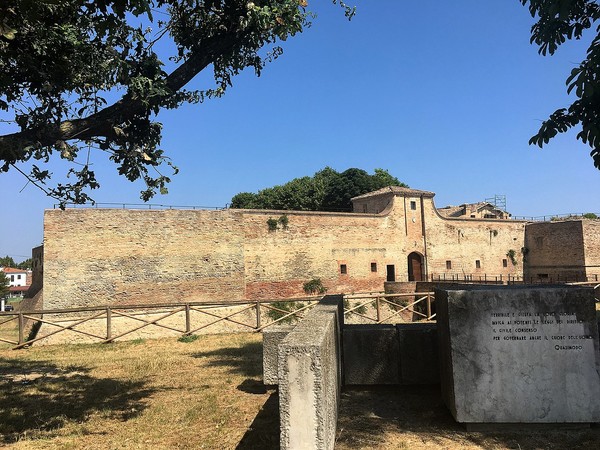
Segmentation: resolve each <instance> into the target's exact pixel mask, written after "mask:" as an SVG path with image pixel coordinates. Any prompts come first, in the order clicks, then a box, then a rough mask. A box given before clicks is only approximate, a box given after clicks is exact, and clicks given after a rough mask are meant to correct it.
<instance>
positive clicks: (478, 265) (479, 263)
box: [475, 259, 481, 269]
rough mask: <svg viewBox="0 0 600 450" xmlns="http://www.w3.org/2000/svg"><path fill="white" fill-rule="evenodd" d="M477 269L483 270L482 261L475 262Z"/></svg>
mask: <svg viewBox="0 0 600 450" xmlns="http://www.w3.org/2000/svg"><path fill="white" fill-rule="evenodd" d="M475 268H476V269H481V261H479V260H478V259H477V260H475Z"/></svg>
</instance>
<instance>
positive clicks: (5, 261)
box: [0, 255, 33, 270]
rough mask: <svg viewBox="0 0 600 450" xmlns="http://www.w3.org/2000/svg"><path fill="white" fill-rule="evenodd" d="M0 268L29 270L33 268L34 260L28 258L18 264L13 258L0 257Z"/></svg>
mask: <svg viewBox="0 0 600 450" xmlns="http://www.w3.org/2000/svg"><path fill="white" fill-rule="evenodd" d="M0 267H12V268H13V269H21V270H27V269H31V268H32V267H33V260H32V259H31V258H28V259H26V260H25V261H23V262H20V263H19V264H17V263H16V262H15V260H14V259H13V258H12V257H11V256H8V255H6V256H3V257H0Z"/></svg>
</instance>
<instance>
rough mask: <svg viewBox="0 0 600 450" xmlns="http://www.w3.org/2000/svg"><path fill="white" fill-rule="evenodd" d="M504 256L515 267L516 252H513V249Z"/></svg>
mask: <svg viewBox="0 0 600 450" xmlns="http://www.w3.org/2000/svg"><path fill="white" fill-rule="evenodd" d="M506 256H508V259H510V262H511V263H512V264H513V266H516V265H517V258H516V256H517V252H515V251H514V250H513V249H510V250H509V251H508V252H507V253H506Z"/></svg>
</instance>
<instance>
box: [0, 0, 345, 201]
mask: <svg viewBox="0 0 600 450" xmlns="http://www.w3.org/2000/svg"><path fill="white" fill-rule="evenodd" d="M332 2H333V3H337V4H339V5H341V6H342V7H343V8H344V9H345V13H346V16H348V17H352V15H353V14H354V9H353V8H350V7H348V6H346V5H345V4H344V3H343V1H341V0H332ZM307 5H308V3H307V1H306V0H255V1H248V0H194V1H190V0H186V1H182V0H94V1H90V0H2V2H0V111H4V113H5V114H4V116H5V118H6V119H5V118H3V121H1V122H0V126H2V124H3V123H4V124H5V125H4V126H6V124H7V123H8V124H9V128H8V129H6V131H9V130H10V132H6V131H5V132H4V133H3V132H2V131H0V134H1V135H0V172H2V171H4V172H5V171H8V170H17V171H19V172H21V173H22V174H23V175H24V176H26V177H27V178H28V180H29V181H31V182H32V183H34V184H35V185H36V186H38V187H40V188H41V189H43V190H44V191H45V192H46V193H47V194H48V195H50V196H52V197H54V198H56V199H58V200H60V201H61V204H63V205H64V203H66V202H76V203H83V202H85V201H88V200H90V197H89V193H88V192H89V190H90V189H96V188H98V187H99V183H98V181H97V180H96V176H95V174H94V171H93V170H92V166H91V163H90V154H92V152H93V154H95V153H96V152H98V153H100V154H106V156H107V157H108V159H109V160H111V161H112V162H113V163H115V164H116V166H117V170H118V173H119V174H120V175H122V176H124V177H126V178H127V179H128V180H130V181H135V180H138V179H139V180H143V181H144V182H145V184H146V189H144V190H143V191H142V193H141V198H142V199H143V200H148V199H149V198H151V197H152V196H153V195H154V194H155V192H156V191H160V192H163V193H164V192H166V184H167V183H168V182H169V181H170V179H169V177H168V176H166V175H163V173H162V172H161V170H163V169H164V167H165V165H170V164H169V160H168V158H167V157H166V155H165V154H164V152H163V150H162V149H161V148H160V142H161V124H160V123H159V122H158V121H157V120H156V119H157V114H158V113H159V112H160V111H161V110H163V109H165V108H166V109H171V108H177V107H179V106H181V105H182V104H184V103H200V102H203V101H205V100H206V99H210V98H215V97H221V96H222V95H223V94H224V93H225V91H226V90H227V88H229V87H230V86H231V85H232V79H233V77H234V76H235V75H237V74H239V73H240V72H241V71H242V70H243V69H245V68H252V69H254V71H255V73H256V74H257V75H260V73H261V71H262V70H263V68H264V66H265V64H267V63H268V62H270V61H273V60H274V59H276V58H277V57H278V56H280V55H281V53H282V51H283V50H282V48H281V47H280V46H279V45H278V43H279V42H281V41H285V40H286V39H288V38H289V37H291V36H294V35H296V34H298V33H301V32H303V31H304V30H305V28H307V27H308V26H310V24H311V19H312V17H313V14H312V13H311V12H310V11H309V10H307V8H306V7H307ZM155 16H156V17H155ZM158 41H161V44H162V43H163V42H164V41H168V42H167V43H166V44H165V45H156V43H157V42H158ZM158 49H160V52H161V53H160V54H159V50H158ZM168 60H169V61H171V63H172V64H174V65H175V67H174V68H173V70H171V71H170V72H169V73H168V72H166V70H165V65H164V63H163V62H164V61H168ZM207 69H209V70H210V69H212V71H213V78H214V81H215V84H214V86H210V85H209V86H207V87H206V89H204V90H195V91H189V90H186V89H185V86H186V85H187V84H188V83H189V82H190V81H191V80H192V79H193V78H194V77H195V76H196V75H197V74H199V73H200V72H202V71H204V70H207ZM113 99H116V100H113ZM15 129H16V130H17V131H14V130H15ZM51 158H62V159H63V160H65V161H66V162H67V163H68V164H70V166H69V167H70V169H69V170H68V173H67V175H68V177H69V178H67V181H66V182H64V184H61V183H54V185H52V186H50V185H49V183H50V181H51V175H52V174H51V173H50V172H49V171H48V170H47V169H46V168H45V167H44V164H45V163H47V162H48V161H49V160H50V159H51ZM161 168H163V169H161ZM167 168H168V167H167ZM173 172H175V173H176V172H177V169H176V168H174V167H173Z"/></svg>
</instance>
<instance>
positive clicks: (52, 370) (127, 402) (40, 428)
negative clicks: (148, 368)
mask: <svg viewBox="0 0 600 450" xmlns="http://www.w3.org/2000/svg"><path fill="white" fill-rule="evenodd" d="M88 372H89V369H88V368H86V367H81V366H69V367H66V368H61V367H58V366H56V365H55V364H53V363H51V362H48V361H23V360H20V359H8V358H0V443H10V442H15V441H17V440H19V439H22V438H23V437H24V436H31V437H36V436H41V435H43V436H44V437H49V436H52V435H53V433H54V432H56V431H57V430H58V429H60V428H62V427H64V426H65V425H66V424H67V423H69V422H84V421H86V420H88V418H89V417H90V415H92V414H94V413H100V414H102V415H103V416H104V417H110V418H113V419H117V420H123V421H125V420H128V419H130V418H132V417H135V416H137V415H139V414H140V413H141V412H142V411H143V410H144V409H145V404H144V401H143V400H144V399H145V398H146V397H148V396H149V395H151V394H152V392H153V390H151V389H145V388H144V383H143V382H128V381H121V380H115V379H103V378H94V377H92V376H90V375H89V374H88Z"/></svg>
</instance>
